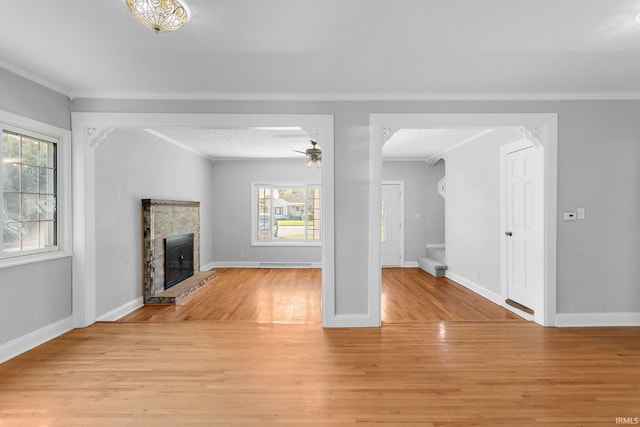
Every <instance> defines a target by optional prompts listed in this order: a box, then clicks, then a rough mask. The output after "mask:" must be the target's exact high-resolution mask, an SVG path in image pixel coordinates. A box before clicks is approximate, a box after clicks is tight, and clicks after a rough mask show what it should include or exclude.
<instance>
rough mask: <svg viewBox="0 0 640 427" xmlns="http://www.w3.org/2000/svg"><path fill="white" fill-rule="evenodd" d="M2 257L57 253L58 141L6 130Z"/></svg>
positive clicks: (3, 135) (1, 155) (4, 143)
mask: <svg viewBox="0 0 640 427" xmlns="http://www.w3.org/2000/svg"><path fill="white" fill-rule="evenodd" d="M0 158H1V159H2V163H1V166H0V167H1V176H2V184H1V185H0V189H1V190H2V215H1V216H0V218H1V221H2V241H1V242H0V254H1V255H2V256H15V255H22V254H29V253H35V252H41V251H48V250H57V245H58V227H57V140H55V139H53V138H52V139H51V140H47V139H45V137H35V136H31V135H25V134H22V133H19V132H16V131H13V130H7V129H2V150H1V151H0Z"/></svg>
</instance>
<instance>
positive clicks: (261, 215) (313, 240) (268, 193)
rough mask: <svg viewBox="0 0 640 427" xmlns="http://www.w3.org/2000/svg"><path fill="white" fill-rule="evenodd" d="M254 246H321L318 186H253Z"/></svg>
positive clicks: (300, 184) (297, 184)
mask: <svg viewBox="0 0 640 427" xmlns="http://www.w3.org/2000/svg"><path fill="white" fill-rule="evenodd" d="M252 193H253V200H252V205H253V215H252V222H253V224H252V232H253V244H254V245H286V246H305V245H319V244H320V239H321V231H320V230H321V218H320V185H319V184H302V183H296V184H286V185H282V184H280V185H279V184H264V183H260V184H257V183H254V184H253V192H252Z"/></svg>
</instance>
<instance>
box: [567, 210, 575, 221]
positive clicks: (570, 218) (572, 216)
mask: <svg viewBox="0 0 640 427" xmlns="http://www.w3.org/2000/svg"><path fill="white" fill-rule="evenodd" d="M577 216H578V215H577V214H576V213H575V212H565V213H564V220H565V221H575V220H576V217H577Z"/></svg>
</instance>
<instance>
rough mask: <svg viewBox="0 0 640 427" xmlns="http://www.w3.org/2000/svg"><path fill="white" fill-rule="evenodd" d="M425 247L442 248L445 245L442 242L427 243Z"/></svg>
mask: <svg viewBox="0 0 640 427" xmlns="http://www.w3.org/2000/svg"><path fill="white" fill-rule="evenodd" d="M426 248H427V249H444V248H445V245H444V243H427V245H426Z"/></svg>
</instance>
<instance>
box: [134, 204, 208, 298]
mask: <svg viewBox="0 0 640 427" xmlns="http://www.w3.org/2000/svg"><path fill="white" fill-rule="evenodd" d="M142 220H143V234H144V235H143V272H144V288H143V295H144V302H145V304H173V303H178V302H179V301H181V300H182V299H184V298H186V297H187V296H189V295H191V294H192V293H193V292H194V291H195V290H197V289H199V288H200V287H201V286H203V285H204V284H206V283H207V282H208V281H209V280H211V279H212V278H213V277H214V276H215V272H213V271H206V272H201V271H200V202H192V201H180V200H157V199H143V200H142ZM185 236H191V239H192V247H193V249H192V250H193V253H182V254H180V255H181V258H182V260H184V259H188V261H189V263H188V265H187V264H185V265H187V266H186V267H185V266H184V265H183V266H182V271H181V273H180V275H181V277H179V278H178V279H175V280H177V281H174V283H171V285H170V286H169V287H167V288H166V289H165V274H166V271H168V270H166V269H167V268H168V269H169V270H172V268H171V267H172V266H173V267H175V263H176V262H177V261H176V260H170V261H166V260H165V255H166V254H165V247H166V246H165V245H166V244H167V242H169V243H171V242H172V241H176V239H177V240H179V239H184V238H185ZM180 250H181V251H184V250H185V249H184V248H182V249H180ZM189 250H191V249H189ZM179 260H180V256H179V257H178V261H179ZM168 263H170V264H171V265H168ZM174 269H175V268H174ZM187 269H192V270H193V274H186V273H187V272H186V271H185V270H187ZM189 276H191V277H189ZM185 277H188V278H185ZM182 279H184V280H182Z"/></svg>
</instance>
